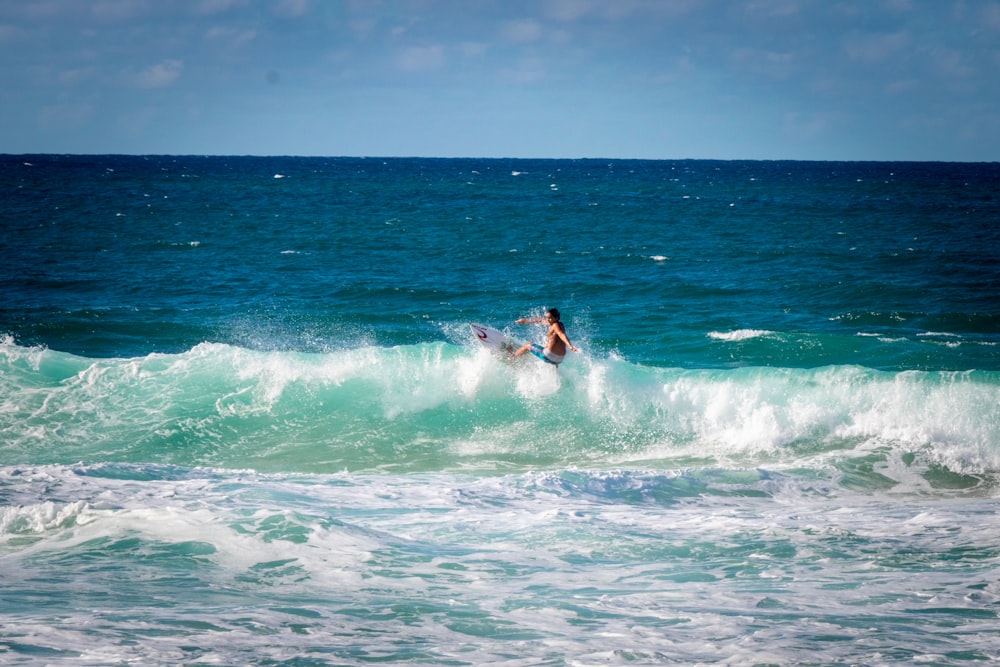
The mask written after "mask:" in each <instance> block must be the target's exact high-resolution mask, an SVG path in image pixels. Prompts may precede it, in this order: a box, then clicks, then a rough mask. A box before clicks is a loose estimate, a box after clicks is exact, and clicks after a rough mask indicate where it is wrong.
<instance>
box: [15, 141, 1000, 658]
mask: <svg viewBox="0 0 1000 667" xmlns="http://www.w3.org/2000/svg"><path fill="white" fill-rule="evenodd" d="M998 182H1000V167H998V165H995V164H927V163H914V164H904V163H802V162H708V161H678V162H668V161H663V162H659V161H608V160H580V161H572V160H473V159H468V160H456V159H447V160H427V159H402V158H399V159H375V158H369V159H351V158H330V159H319V158H246V157H232V158H212V157H122V156H97V157H83V156H3V157H0V184H2V186H3V195H2V196H3V211H4V232H3V235H2V236H0V244H2V246H3V250H4V256H5V257H6V258H7V259H6V261H5V262H4V263H3V264H2V265H0V580H2V581H3V582H4V583H3V586H2V587H0V655H2V656H3V658H4V661H5V662H7V663H9V664H17V665H45V664H53V663H63V662H65V663H69V664H74V665H76V664H94V665H105V664H125V663H126V662H142V663H143V664H164V663H177V664H259V665H325V664H329V665H344V664H354V665H361V664H369V663H372V662H388V663H408V664H428V665H442V664H454V665H461V664H469V665H483V664H508V665H538V664H546V665H584V664H586V665H590V664H605V665H614V664H677V665H695V664H733V665H744V664H745V665H756V664H760V665H763V664H870V665H877V664H909V663H912V664H918V663H919V664H936V665H952V664H954V665H964V664H969V663H977V662H983V661H989V660H995V659H997V658H998V657H1000V652H998V650H997V648H996V642H995V634H996V624H997V615H998V611H1000V587H998V584H997V581H998V580H1000V579H998V574H1000V569H998V568H1000V521H998V520H997V519H996V514H997V509H998V500H997V499H998V497H1000V494H998V485H997V484H998V471H1000V349H998V343H1000V309H998V307H997V303H998V301H997V298H996V295H997V294H998V293H1000V196H998V194H997V190H996V184H997V183H998ZM550 307H558V308H559V309H560V310H561V311H562V313H563V319H564V322H565V323H566V327H567V330H568V332H569V335H570V337H571V338H572V339H573V341H574V343H575V344H576V345H578V346H579V347H580V348H581V353H580V354H573V353H570V355H569V356H568V358H567V360H566V362H565V363H564V364H563V365H562V366H561V367H560V368H559V370H558V371H555V370H554V369H553V368H552V367H550V366H548V365H545V364H541V363H539V362H536V361H535V360H533V359H527V360H525V362H524V363H519V364H510V363H507V362H506V361H504V360H501V359H496V358H494V357H492V356H490V355H489V354H488V353H487V352H486V351H485V350H483V349H482V348H481V347H480V346H479V345H478V343H477V341H476V340H475V339H474V337H473V336H472V334H471V331H470V329H469V327H468V322H470V321H480V322H485V323H489V324H491V325H493V326H496V327H498V328H501V329H504V330H506V331H508V332H509V333H510V334H511V335H513V336H515V337H516V338H518V339H519V340H540V339H541V338H542V336H543V334H544V331H543V330H542V329H540V328H539V327H537V326H518V325H515V324H514V323H513V322H514V320H516V319H517V318H518V317H522V316H537V315H539V314H541V312H542V311H543V310H545V309H546V308H550Z"/></svg>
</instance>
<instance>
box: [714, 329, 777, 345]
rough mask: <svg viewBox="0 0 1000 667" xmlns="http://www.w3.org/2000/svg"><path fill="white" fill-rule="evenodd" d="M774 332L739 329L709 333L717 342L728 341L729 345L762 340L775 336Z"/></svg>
mask: <svg viewBox="0 0 1000 667" xmlns="http://www.w3.org/2000/svg"><path fill="white" fill-rule="evenodd" d="M773 334H774V332H773V331H767V330H766V329H737V330H735V331H711V332H709V333H708V337H709V338H714V339H715V340H721V341H726V342H728V343H734V342H736V343H738V342H740V341H744V340H750V339H752V338H761V337H763V336H770V335H773Z"/></svg>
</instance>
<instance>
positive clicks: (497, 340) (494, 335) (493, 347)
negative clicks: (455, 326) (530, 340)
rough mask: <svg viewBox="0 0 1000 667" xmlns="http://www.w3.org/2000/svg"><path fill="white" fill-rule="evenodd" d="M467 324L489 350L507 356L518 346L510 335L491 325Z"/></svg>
mask: <svg viewBox="0 0 1000 667" xmlns="http://www.w3.org/2000/svg"><path fill="white" fill-rule="evenodd" d="M469 326H470V327H472V333H474V334H475V335H476V338H477V339H479V342H480V343H482V344H483V347H485V348H486V349H487V350H489V351H490V352H494V353H496V354H500V355H503V356H508V357H509V356H510V355H512V354H514V352H515V351H516V350H517V348H518V347H520V346H519V345H518V344H517V343H515V342H514V341H513V340H512V339H511V337H510V336H508V335H507V334H505V333H504V332H502V331H497V330H496V329H494V328H493V327H488V326H486V325H485V324H470V325H469Z"/></svg>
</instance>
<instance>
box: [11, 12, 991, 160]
mask: <svg viewBox="0 0 1000 667" xmlns="http://www.w3.org/2000/svg"><path fill="white" fill-rule="evenodd" d="M998 73H1000V0H808V1H807V0H728V1H726V0H531V1H527V0H495V1H494V0H479V1H477V0H464V1H459V0H396V1H392V0H384V1H381V2H380V1H378V0H88V1H85V0H0V153H132V154H151V153H157V154H240V155H243V154H252V155H331V156H332V155H337V156H341V155H355V156H361V155H365V156H441V157H455V156H468V157H568V158H576V157H606V158H651V159H659V158H664V159H674V158H718V159H818V160H957V161H996V160H1000V74H998Z"/></svg>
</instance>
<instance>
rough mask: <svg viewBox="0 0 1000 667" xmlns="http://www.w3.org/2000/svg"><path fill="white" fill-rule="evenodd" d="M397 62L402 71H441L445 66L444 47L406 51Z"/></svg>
mask: <svg viewBox="0 0 1000 667" xmlns="http://www.w3.org/2000/svg"><path fill="white" fill-rule="evenodd" d="M397 62H398V64H399V67H400V69H402V70H404V71H406V72H426V71H430V70H435V69H440V68H441V67H442V66H443V65H444V47H443V46H440V45H435V46H415V47H412V48H409V49H404V50H403V52H402V53H401V54H400V56H399V60H398V61H397Z"/></svg>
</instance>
